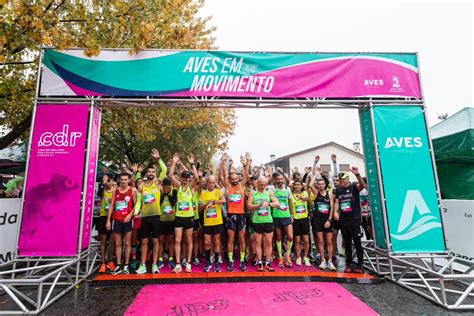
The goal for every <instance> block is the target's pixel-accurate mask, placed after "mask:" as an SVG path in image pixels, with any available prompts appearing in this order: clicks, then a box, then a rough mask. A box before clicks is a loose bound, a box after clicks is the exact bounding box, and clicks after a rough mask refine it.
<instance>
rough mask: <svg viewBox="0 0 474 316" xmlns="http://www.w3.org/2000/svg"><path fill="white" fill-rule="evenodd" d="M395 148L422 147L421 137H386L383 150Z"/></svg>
mask: <svg viewBox="0 0 474 316" xmlns="http://www.w3.org/2000/svg"><path fill="white" fill-rule="evenodd" d="M392 147H397V148H400V149H401V148H420V147H423V142H422V141H421V137H387V139H386V140H385V146H384V148H385V149H389V148H392Z"/></svg>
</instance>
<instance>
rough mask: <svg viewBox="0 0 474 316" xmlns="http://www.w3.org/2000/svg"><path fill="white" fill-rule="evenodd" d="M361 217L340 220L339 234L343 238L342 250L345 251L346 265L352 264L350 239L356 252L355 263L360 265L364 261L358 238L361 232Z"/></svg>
mask: <svg viewBox="0 0 474 316" xmlns="http://www.w3.org/2000/svg"><path fill="white" fill-rule="evenodd" d="M360 224H361V219H355V220H341V226H342V227H341V234H342V238H343V240H344V250H345V251H346V266H349V265H350V264H352V241H354V246H355V249H356V253H357V263H358V264H359V265H360V266H362V264H363V263H364V252H363V250H362V243H361V241H360V238H361V237H362V232H361V230H360Z"/></svg>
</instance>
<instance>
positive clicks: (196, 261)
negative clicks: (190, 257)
mask: <svg viewBox="0 0 474 316" xmlns="http://www.w3.org/2000/svg"><path fill="white" fill-rule="evenodd" d="M200 264H201V261H199V258H197V257H196V258H194V265H195V266H199V265H200Z"/></svg>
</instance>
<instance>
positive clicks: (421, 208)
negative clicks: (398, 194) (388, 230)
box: [390, 190, 441, 240]
mask: <svg viewBox="0 0 474 316" xmlns="http://www.w3.org/2000/svg"><path fill="white" fill-rule="evenodd" d="M415 209H417V210H418V214H419V215H420V216H421V217H420V218H419V219H418V220H417V221H416V222H414V223H413V219H414V215H415ZM435 228H441V223H440V222H439V219H438V218H436V217H434V216H433V215H431V212H430V210H429V208H428V205H426V202H425V200H423V197H422V196H421V193H420V191H418V190H408V191H407V195H406V197H405V203H404V204H403V209H402V216H401V217H400V222H399V224H398V229H397V234H390V235H391V236H392V237H393V238H395V239H398V240H410V239H412V238H414V237H416V236H419V235H421V234H423V233H425V232H427V231H429V230H432V229H435Z"/></svg>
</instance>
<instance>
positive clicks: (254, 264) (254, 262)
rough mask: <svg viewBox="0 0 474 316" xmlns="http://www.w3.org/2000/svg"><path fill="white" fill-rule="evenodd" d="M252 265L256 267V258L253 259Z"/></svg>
mask: <svg viewBox="0 0 474 316" xmlns="http://www.w3.org/2000/svg"><path fill="white" fill-rule="evenodd" d="M252 265H253V266H256V265H258V259H257V257H255V258H254V260H253V263H252Z"/></svg>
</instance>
